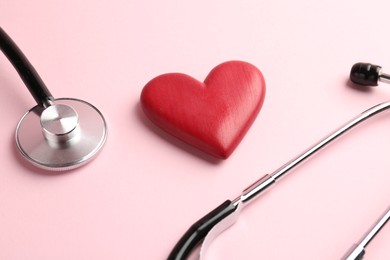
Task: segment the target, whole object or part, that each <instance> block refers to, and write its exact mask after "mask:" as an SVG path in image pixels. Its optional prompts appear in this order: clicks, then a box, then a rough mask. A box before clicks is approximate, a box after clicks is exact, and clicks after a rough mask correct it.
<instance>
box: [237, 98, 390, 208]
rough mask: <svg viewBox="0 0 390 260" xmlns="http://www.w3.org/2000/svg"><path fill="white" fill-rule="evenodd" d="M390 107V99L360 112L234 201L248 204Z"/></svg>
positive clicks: (250, 187) (247, 189) (258, 181)
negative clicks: (332, 143) (324, 148)
mask: <svg viewBox="0 0 390 260" xmlns="http://www.w3.org/2000/svg"><path fill="white" fill-rule="evenodd" d="M389 108H390V101H388V102H385V103H381V104H378V105H376V106H374V107H372V108H370V109H368V110H366V111H364V112H363V113H361V114H359V115H358V116H357V117H355V118H353V119H352V120H351V121H349V122H347V123H346V124H344V125H343V126H342V127H340V128H338V129H337V130H335V131H334V132H332V133H331V134H329V135H328V136H327V137H325V138H324V139H322V140H321V141H319V142H318V143H317V144H315V145H314V146H312V147H310V148H309V149H307V150H306V151H304V152H303V153H301V154H300V155H298V156H297V157H296V158H294V159H292V160H291V161H289V162H287V163H286V164H284V165H283V166H282V167H280V168H279V169H277V170H276V171H274V172H273V173H271V174H267V175H265V176H263V177H262V178H260V179H259V180H257V181H256V182H255V183H254V184H252V185H250V186H249V187H248V188H246V189H245V190H244V191H243V192H242V194H241V195H240V196H239V197H237V198H236V199H234V200H233V203H234V204H235V205H238V204H242V206H245V205H247V204H248V203H249V202H251V201H253V200H254V199H255V198H256V197H258V196H259V195H260V194H262V193H263V192H264V191H266V190H267V189H268V188H269V187H270V186H272V184H274V183H275V182H276V181H277V180H278V179H280V178H281V177H282V176H284V175H286V174H287V173H288V172H290V171H291V170H292V169H294V168H295V167H296V166H298V165H299V164H301V163H302V162H304V161H305V160H306V159H308V158H309V157H310V156H312V155H314V154H315V153H316V152H317V151H319V150H320V149H322V148H323V147H325V146H326V145H328V144H329V143H330V142H332V141H333V140H335V139H336V138H338V137H339V136H341V135H343V134H344V133H346V132H347V131H349V130H350V129H352V128H353V127H355V126H356V125H358V124H360V123H362V122H364V121H365V120H367V119H368V118H370V117H372V116H374V115H376V114H378V113H380V112H382V111H385V110H387V109H389Z"/></svg>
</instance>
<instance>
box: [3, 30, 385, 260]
mask: <svg viewBox="0 0 390 260" xmlns="http://www.w3.org/2000/svg"><path fill="white" fill-rule="evenodd" d="M0 49H1V50H2V51H3V53H4V54H5V55H6V56H7V58H8V59H9V61H10V62H11V63H12V64H13V66H14V67H15V69H16V70H17V72H18V74H19V75H20V77H21V78H22V80H23V82H24V83H25V84H26V86H27V88H28V89H29V91H30V93H31V94H32V96H33V97H34V99H35V101H36V102H37V105H36V106H35V107H33V108H32V109H30V110H29V111H27V112H26V113H25V114H24V116H23V117H22V118H21V119H20V121H19V123H18V125H17V128H16V135H15V137H16V144H17V147H18V149H19V151H20V153H21V154H22V155H23V157H24V158H25V159H27V160H28V161H29V162H31V163H32V164H34V165H36V166H38V167H40V168H43V169H48V170H67V169H73V168H76V167H78V166H81V165H83V164H84V163H87V162H89V161H90V160H91V159H93V158H94V157H95V156H96V155H97V153H98V152H99V151H100V150H101V148H102V146H103V145H104V143H105V140H106V138H107V125H106V122H105V119H104V117H103V115H102V114H101V112H100V111H99V110H98V109H97V108H96V107H94V106H93V105H91V104H90V103H88V102H86V101H83V100H79V99H74V98H59V99H54V97H53V96H52V95H51V93H50V91H49V90H48V89H47V87H46V86H45V84H44V83H43V81H42V79H41V78H40V77H39V75H38V73H37V72H36V71H35V69H34V68H33V66H32V65H31V63H30V62H29V61H28V60H27V58H26V57H25V56H24V54H23V53H22V52H21V50H20V49H19V48H18V47H17V45H16V44H15V43H14V42H13V40H12V39H11V38H10V37H9V36H8V35H7V34H6V33H5V32H4V30H3V29H2V28H1V27H0ZM351 80H352V81H353V82H355V83H357V84H361V85H366V86H372V85H377V84H378V81H383V82H387V83H389V82H390V75H387V74H384V73H382V72H381V67H379V66H375V65H371V64H368V63H357V64H355V65H354V66H353V67H352V69H351ZM389 108H390V101H389V102H385V103H382V104H379V105H376V106H374V107H372V108H370V109H368V110H366V111H365V112H363V113H361V114H360V115H358V116H357V117H355V118H354V119H352V120H351V121H349V122H347V123H346V124H345V125H344V126H342V127H340V128H339V129H337V130H336V131H334V132H333V133H331V134H330V135H329V136H327V137H325V138H324V139H322V140H321V141H320V142H318V143H317V144H316V145H314V146H312V147H310V148H309V149H307V150H306V151H304V152H303V153H302V154H300V155H298V156H297V157H296V158H294V159H293V160H291V161H289V162H287V163H286V164H285V165H283V166H282V167H280V168H279V169H277V170H276V171H275V172H273V173H272V174H267V175H265V176H263V177H262V178H260V179H259V180H257V181H256V182H255V183H253V184H252V185H250V186H249V187H248V188H246V189H245V190H244V191H243V192H242V194H241V195H240V196H238V197H237V198H235V199H234V200H227V201H225V202H224V203H222V204H221V205H220V206H219V207H217V208H216V209H214V210H213V211H211V212H210V213H209V214H207V215H206V216H204V217H203V218H202V219H200V220H199V221H197V222H196V223H194V224H193V225H192V226H191V227H190V229H189V230H188V231H187V232H186V233H185V234H184V235H183V236H182V238H181V239H180V240H179V242H178V243H177V244H176V246H175V247H174V248H173V250H172V251H171V254H170V255H169V257H168V259H176V260H178V259H186V258H187V257H188V255H189V254H190V253H191V252H192V251H193V249H194V248H195V247H196V246H197V245H198V244H199V243H200V242H201V241H203V243H202V247H201V250H200V258H201V257H202V255H203V254H204V251H205V250H206V248H207V246H208V245H209V244H210V242H211V241H212V240H213V239H214V238H215V237H216V236H218V235H219V234H220V233H221V232H222V231H223V230H225V229H226V228H228V227H230V226H231V225H232V224H234V222H235V221H236V220H237V218H238V215H239V213H240V211H241V209H242V208H244V207H245V206H246V205H248V204H249V203H250V202H251V201H253V200H254V199H255V198H257V197H258V196H259V195H261V194H262V193H263V192H264V191H266V190H267V189H268V188H270V187H271V186H272V185H273V184H275V183H276V181H277V180H278V179H280V178H281V177H282V176H284V175H285V174H287V173H288V172H290V171H291V170H292V169H293V168H295V167H296V166H298V165H299V164H300V163H301V162H303V161H305V160H306V159H308V158H309V157H310V156H311V155H313V154H315V153H316V152H317V151H319V150H320V149H321V148H323V147H324V146H326V145H327V144H329V143H330V142H332V141H333V140H335V139H336V138H338V137H339V136H341V135H342V134H344V133H346V132H347V131H349V130H350V129H352V128H353V127H355V126H356V125H358V124H360V123H361V122H363V121H365V120H367V119H369V118H371V117H372V116H374V115H376V114H379V113H381V112H383V111H386V110H387V109H389ZM389 218H390V208H389V209H388V211H387V212H386V213H385V214H384V215H383V216H382V217H381V218H380V219H379V221H378V222H377V223H376V224H375V225H374V227H373V228H372V229H371V230H370V231H369V232H368V233H367V234H366V235H365V236H364V237H363V239H362V240H361V241H360V242H359V243H358V244H356V245H354V247H353V248H352V249H351V250H350V252H348V255H347V256H346V257H345V258H343V259H347V260H352V259H361V258H362V256H363V255H364V249H365V247H366V246H367V245H368V243H369V242H370V241H371V240H372V238H373V237H374V236H375V235H376V234H377V233H378V232H379V230H380V229H381V228H382V227H383V226H384V225H385V223H386V222H387V221H388V220H389Z"/></svg>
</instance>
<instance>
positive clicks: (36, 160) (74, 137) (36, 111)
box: [0, 28, 107, 170]
mask: <svg viewBox="0 0 390 260" xmlns="http://www.w3.org/2000/svg"><path fill="white" fill-rule="evenodd" d="M0 49H1V50H2V51H3V53H4V54H5V56H7V58H8V59H9V61H10V62H11V63H12V65H13V66H14V67H15V69H16V71H17V72H18V73H19V75H20V77H21V78H22V80H23V82H24V83H25V84H26V86H27V88H28V89H29V91H30V93H31V94H32V96H33V97H34V99H35V101H36V102H37V105H36V106H35V107H33V108H32V109H31V110H29V111H27V113H26V114H25V115H24V116H23V117H22V119H21V120H20V121H19V124H18V125H17V127H16V135H15V137H16V144H17V147H18V149H19V151H20V153H21V154H22V155H23V157H24V158H26V159H27V160H28V161H29V162H31V163H32V164H34V165H36V166H38V167H40V168H43V169H46V170H70V169H74V168H76V167H79V166H81V165H83V164H85V163H87V162H89V161H90V160H91V159H93V158H94V157H95V156H96V155H97V153H98V152H99V151H100V149H101V148H102V147H103V145H104V143H105V141H106V138H107V125H106V121H105V119H104V117H103V115H102V113H101V112H100V111H99V110H98V109H97V108H96V107H94V106H93V105H91V104H89V103H88V102H86V101H83V100H79V99H74V98H60V99H54V97H53V96H52V95H51V93H50V91H49V90H48V89H47V87H46V86H45V84H44V83H43V81H42V79H41V78H40V77H39V75H38V73H37V72H36V71H35V69H34V67H33V66H32V65H31V63H30V62H29V61H28V59H27V58H26V57H25V56H24V54H23V53H22V51H21V50H20V49H19V48H18V46H17V45H16V44H15V43H14V42H13V40H12V39H11V38H10V37H9V36H8V35H7V34H6V33H5V32H4V30H3V29H2V28H0Z"/></svg>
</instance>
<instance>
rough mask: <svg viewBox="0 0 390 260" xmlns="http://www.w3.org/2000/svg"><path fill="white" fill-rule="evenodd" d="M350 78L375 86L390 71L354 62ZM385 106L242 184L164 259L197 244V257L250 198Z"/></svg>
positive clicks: (359, 248) (353, 257)
mask: <svg viewBox="0 0 390 260" xmlns="http://www.w3.org/2000/svg"><path fill="white" fill-rule="evenodd" d="M350 79H351V81H353V82H354V83H357V84H359V85H364V86H377V85H378V81H382V82H385V83H390V75H388V74H385V73H382V68H381V67H380V66H376V65H372V64H369V63H357V64H355V65H354V66H353V67H352V69H351V74H350ZM388 109H390V101H388V102H385V103H381V104H378V105H376V106H374V107H372V108H370V109H368V110H366V111H364V112H363V113H361V114H359V115H358V116H357V117H355V118H353V119H352V120H351V121H349V122H347V123H346V124H345V125H343V126H342V127H340V128H338V129H337V130H335V131H334V132H332V133H331V134H329V135H328V136H327V137H325V138H324V139H322V140H321V141H319V142H318V143H317V144H315V145H314V146H312V147H310V148H309V149H307V150H306V151H304V152H303V153H301V154H299V155H298V156H297V157H296V158H294V159H292V160H291V161H289V162H287V163H286V164H284V165H283V166H282V167H280V168H279V169H277V170H276V171H274V172H273V173H271V174H267V175H265V176H263V177H262V178H260V179H259V180H257V181H256V182H255V183H253V184H252V185H250V186H249V187H248V188H246V189H245V190H244V191H243V192H242V193H241V195H239V196H238V197H237V198H235V199H233V200H226V201H225V202H224V203H222V204H221V205H220V206H218V207H217V208H215V209H214V210H213V211H211V212H210V213H208V214H207V215H206V216H204V217H203V218H201V219H200V220H198V221H197V222H195V223H194V224H193V225H192V226H191V227H190V228H189V229H188V230H187V232H186V233H185V234H184V235H183V236H182V237H181V238H180V240H179V241H178V242H177V244H176V245H175V247H174V248H173V249H172V251H171V253H170V255H169V256H168V259H169V260H173V259H174V260H181V259H187V258H188V256H189V255H190V254H191V253H193V251H195V248H198V246H199V245H200V246H199V247H200V250H199V255H198V257H199V259H201V258H202V256H203V255H204V253H205V251H206V249H207V247H208V246H209V244H210V243H211V241H213V240H214V239H215V238H216V237H217V236H218V235H219V234H220V233H221V232H222V231H224V230H225V229H227V228H228V227H230V226H231V225H233V224H234V223H235V222H236V221H237V219H238V216H239V213H240V211H241V210H242V208H244V207H245V206H247V205H248V204H249V203H250V202H253V201H254V200H255V198H257V197H259V196H260V195H261V194H262V193H263V192H265V191H266V190H268V189H269V188H270V187H271V186H272V185H273V184H275V183H276V182H277V180H279V179H280V178H281V177H282V176H284V175H286V174H287V173H288V172H290V171H291V170H292V169H294V168H295V167H296V166H298V165H299V164H300V163H302V162H303V161H305V160H306V159H308V158H309V157H310V156H312V155H313V154H315V153H316V152H318V151H319V150H320V149H322V148H323V147H325V146H326V145H327V144H329V143H330V142H332V141H333V140H335V139H336V138H338V137H340V136H341V135H343V134H344V133H346V132H347V131H349V130H351V129H352V128H353V127H355V126H357V125H358V124H360V123H362V122H363V121H365V120H367V119H369V118H371V117H373V116H374V115H377V114H379V113H382V112H384V111H387V110H388ZM389 218H390V208H389V209H388V211H387V212H386V213H385V214H384V215H383V216H382V217H381V219H380V220H379V221H378V222H377V223H376V225H375V226H374V227H373V228H372V229H371V230H370V231H369V232H368V233H367V234H366V235H365V237H364V238H363V239H362V240H361V241H360V242H359V243H358V244H357V245H355V246H354V247H353V249H352V250H350V251H349V252H348V254H347V255H346V256H345V257H344V258H343V259H345V260H357V259H361V258H362V257H363V255H364V250H365V247H366V246H367V245H368V243H369V242H370V241H371V240H372V238H373V237H374V236H375V235H376V234H377V233H378V232H379V230H380V229H381V228H382V227H383V225H384V224H385V223H386V222H387V221H388V220H389Z"/></svg>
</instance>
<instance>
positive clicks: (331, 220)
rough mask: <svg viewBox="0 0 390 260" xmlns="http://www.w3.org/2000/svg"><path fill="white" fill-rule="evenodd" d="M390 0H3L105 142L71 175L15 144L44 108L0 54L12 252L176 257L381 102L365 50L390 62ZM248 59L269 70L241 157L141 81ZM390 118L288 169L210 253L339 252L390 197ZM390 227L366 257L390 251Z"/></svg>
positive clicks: (57, 88)
mask: <svg viewBox="0 0 390 260" xmlns="http://www.w3.org/2000/svg"><path fill="white" fill-rule="evenodd" d="M389 8H390V2H389V1H385V0H382V1H375V0H374V1H366V0H364V1H363V0H348V1H337V0H329V1H305V0H296V1H287V0H286V1H281V0H243V1H233V0H221V1H210V0H201V1H200V0H197V1H179V0H176V1H174V0H169V1H151V0H140V1H132V0H130V1H129V0H126V1H125V0H123V1H114V0H99V1H96V0H86V1H76V0H70V1H51V0H36V1H26V0H24V1H22V0H0V25H1V26H2V27H3V28H4V29H5V30H6V31H7V32H8V33H9V34H10V35H11V36H12V38H13V39H14V40H15V41H16V42H17V43H18V45H19V46H20V47H21V49H22V50H23V51H24V52H25V54H26V55H27V56H28V57H29V59H30V60H31V62H32V63H33V64H34V66H35V67H36V69H37V70H38V72H39V73H40V75H41V76H42V78H43V79H44V81H45V82H46V84H47V85H48V87H49V88H50V90H51V92H52V93H53V94H54V96H55V97H76V98H81V99H85V100H87V101H89V102H91V103H93V104H94V105H96V106H97V107H98V108H99V109H101V111H102V112H103V113H104V115H105V117H106V119H107V121H108V124H109V137H108V140H107V144H106V146H105V147H104V150H103V151H102V153H101V154H100V155H99V157H98V158H97V159H96V160H95V161H93V162H92V163H90V164H88V165H86V166H85V167H82V168H80V169H77V170H75V171H72V172H68V173H64V174H50V173H47V172H43V171H40V170H37V169H36V168H34V167H30V166H29V165H28V164H27V163H25V162H24V161H23V160H21V159H20V156H19V155H18V152H17V151H16V148H15V142H14V131H15V126H16V124H17V122H18V120H19V118H20V117H21V116H22V115H23V114H24V113H25V112H26V111H27V110H28V109H29V108H31V107H32V106H34V100H33V99H32V98H31V97H30V95H29V93H28V91H27V90H26V88H25V87H24V85H23V83H22V81H21V80H20V78H19V76H18V75H17V73H16V72H15V70H14V69H13V67H12V66H11V65H10V63H9V62H8V60H6V58H5V57H4V55H2V54H1V55H0V111H1V117H2V124H1V128H0V134H1V142H0V144H1V145H0V158H1V170H0V259H10V260H19V259H37V260H38V259H39V260H45V259H59V260H60V259H164V258H166V257H167V255H168V254H169V252H170V250H171V249H172V247H173V246H174V244H175V243H176V242H177V240H178V239H179V237H180V236H181V235H182V234H183V233H184V232H185V231H186V230H187V228H188V227H189V226H190V225H191V224H192V223H193V222H195V221H196V220H197V219H199V218H200V217H202V216H203V215H204V214H206V213H207V212H209V211H210V210H211V209H213V208H215V207H216V206H218V205H219V204H220V203H222V202H223V201H224V200H226V199H233V198H235V197H236V196H237V195H238V194H239V193H240V192H241V191H242V190H243V189H244V188H246V187H247V186H248V185H249V184H251V183H252V182H253V181H255V180H256V179H257V178H259V177H261V176H263V175H264V174H266V173H271V172H272V171H274V170H275V169H276V168H278V167H279V166H281V165H282V164H284V163H285V162H286V161H288V160H290V159H292V158H293V157H294V156H296V155H297V154H298V153H300V152H301V151H303V150H304V149H306V148H307V147H309V146H310V145H311V144H313V143H315V142H316V141H318V140H319V139H320V138H322V137H323V136H324V135H326V134H328V133H329V132H330V131H332V130H333V129H335V128H336V127H338V126H340V125H341V124H343V123H344V122H345V121H348V120H349V119H350V118H352V117H353V116H355V115H357V114H358V113H360V112H362V111H363V110H365V109H367V108H368V107H370V106H373V105H375V104H377V103H380V102H383V101H386V100H388V99H390V88H389V87H386V86H384V85H382V86H381V87H378V88H374V89H371V90H368V91H362V90H358V89H355V88H353V87H351V84H349V83H348V80H347V79H348V74H349V70H350V67H351V65H352V64H353V63H355V62H358V61H368V62H373V63H376V64H380V65H382V66H383V68H384V70H386V69H387V71H389V72H390V36H389V34H388V31H387V29H388V27H389ZM232 59H238V60H244V61H248V62H250V63H252V64H254V65H256V66H257V67H258V68H259V69H260V70H261V71H262V72H263V74H264V76H265V78H266V81H267V96H266V99H265V103H264V106H263V109H262V111H261V112H260V114H259V116H258V118H257V119H256V121H255V123H254V125H253V126H252V128H251V129H250V131H249V132H248V134H247V135H246V137H245V138H244V140H243V142H242V143H241V144H240V145H239V147H238V148H237V149H236V151H235V152H234V153H233V155H232V156H231V157H230V158H229V159H228V160H226V161H223V162H216V161H214V160H210V159H209V158H208V157H205V156H203V155H202V154H201V153H198V152H196V151H194V150H192V149H191V148H189V147H187V146H186V145H182V144H181V143H179V142H177V141H175V140H173V139H172V138H170V137H167V136H166V135H164V134H162V133H160V132H159V131H158V130H156V129H155V128H154V127H153V126H152V125H151V124H150V123H149V122H148V121H147V120H146V119H145V118H144V116H143V114H142V112H141V111H140V109H139V95H140V92H141V90H142V87H143V86H144V85H145V84H146V83H147V82H148V81H149V80H150V79H151V78H153V77H155V76H157V75H159V74H162V73H166V72H174V71H177V72H183V73H187V74H189V75H191V76H193V77H196V78H198V79H199V80H203V79H204V78H205V77H206V75H207V74H208V72H209V71H210V70H211V69H212V68H213V67H214V66H216V65H217V64H219V63H221V62H223V61H226V60H232ZM389 122H390V117H389V115H388V114H387V115H383V116H379V117H377V118H376V119H374V120H372V121H371V122H370V123H369V124H366V125H362V126H361V127H359V128H358V129H356V130H355V131H353V132H352V133H351V134H350V135H348V136H345V137H344V138H343V139H340V141H338V142H336V143H334V144H333V145H331V146H330V147H328V148H327V149H326V150H324V151H323V152H322V153H321V154H319V155H318V156H316V157H315V158H313V159H312V160H310V161H309V162H308V163H305V164H304V165H303V166H302V167H300V168H299V169H297V170H296V171H294V172H292V173H291V174H290V175H289V176H287V177H286V178H284V179H282V180H281V181H280V182H279V184H277V185H276V186H274V188H273V189H272V190H271V191H269V192H268V193H266V194H265V195H264V196H262V197H261V198H259V199H258V200H257V201H256V202H254V203H253V204H252V205H251V206H249V207H248V208H245V210H244V211H243V212H242V215H241V217H240V219H239V221H238V223H236V224H235V225H234V226H233V227H232V228H230V229H229V230H228V231H226V232H225V233H223V235H221V236H220V237H219V238H218V239H217V240H216V241H215V242H214V243H213V244H212V246H211V248H210V250H209V251H208V254H207V259H299V260H302V259H303V260H304V259H307V260H309V259H310V260H311V259H324V260H327V259H340V258H341V257H342V256H343V255H344V254H345V252H346V251H347V250H348V249H349V248H350V247H351V246H352V244H353V243H355V242H357V241H358V240H359V239H360V238H361V236H362V235H363V234H364V233H365V232H366V231H367V230H368V228H369V227H370V226H371V225H372V224H373V223H374V222H375V221H376V219H377V218H378V217H379V216H380V214H382V213H383V212H384V210H385V209H386V208H387V207H388V206H389V198H390V189H389V184H390V164H389V154H390V123H389ZM389 244H390V225H389V224H388V225H387V226H386V227H385V229H383V231H382V232H381V233H380V234H379V235H378V237H377V238H376V239H375V240H374V241H373V242H372V243H371V244H370V246H369V247H368V248H367V254H366V258H365V259H390V247H389Z"/></svg>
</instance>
